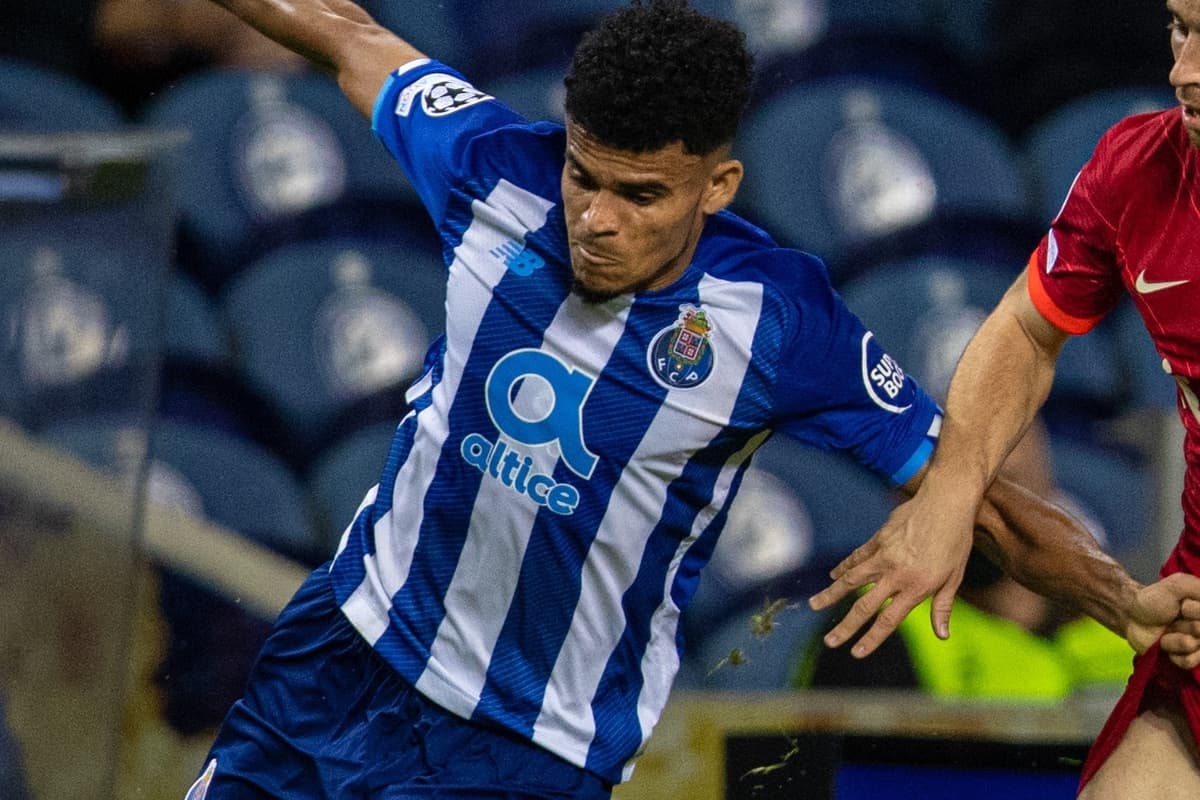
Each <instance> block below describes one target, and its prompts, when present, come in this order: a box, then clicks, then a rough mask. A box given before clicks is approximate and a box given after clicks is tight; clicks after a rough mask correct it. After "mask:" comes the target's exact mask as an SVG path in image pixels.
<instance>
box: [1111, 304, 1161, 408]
mask: <svg viewBox="0 0 1200 800" xmlns="http://www.w3.org/2000/svg"><path fill="white" fill-rule="evenodd" d="M1108 321H1109V320H1106V322H1108ZM1111 323H1112V330H1113V335H1114V337H1115V340H1116V347H1117V353H1118V355H1119V357H1120V364H1121V369H1122V373H1123V378H1124V384H1125V386H1126V387H1128V389H1127V391H1128V394H1129V398H1130V400H1129V405H1130V407H1131V408H1132V409H1152V410H1158V411H1174V409H1175V405H1176V402H1177V401H1176V384H1175V380H1174V379H1173V378H1171V377H1170V376H1169V375H1168V374H1167V373H1166V371H1165V370H1164V369H1163V358H1162V356H1160V355H1159V354H1158V350H1156V349H1155V347H1154V342H1153V341H1151V339H1150V334H1149V333H1147V331H1146V326H1145V324H1144V323H1143V322H1142V318H1141V317H1140V316H1139V315H1138V313H1137V309H1135V308H1134V307H1133V304H1132V303H1130V302H1123V303H1122V304H1121V305H1120V306H1118V308H1117V310H1116V311H1115V312H1113V315H1112V317H1111Z"/></svg>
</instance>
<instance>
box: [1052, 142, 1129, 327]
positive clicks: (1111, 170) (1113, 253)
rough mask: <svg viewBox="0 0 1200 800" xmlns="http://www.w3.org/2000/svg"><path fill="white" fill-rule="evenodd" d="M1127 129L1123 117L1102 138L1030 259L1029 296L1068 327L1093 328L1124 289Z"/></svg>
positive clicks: (1054, 319) (1055, 319)
mask: <svg viewBox="0 0 1200 800" xmlns="http://www.w3.org/2000/svg"><path fill="white" fill-rule="evenodd" d="M1127 135H1128V126H1127V124H1126V123H1124V122H1123V123H1119V124H1118V125H1117V126H1115V127H1114V128H1112V129H1111V130H1110V131H1109V132H1108V133H1106V134H1105V135H1104V136H1103V137H1102V138H1101V139H1100V142H1099V144H1097V145H1096V150H1095V152H1093V154H1092V157H1091V159H1090V160H1089V161H1088V162H1087V164H1085V165H1084V167H1083V169H1082V170H1080V172H1079V175H1078V176H1077V177H1076V178H1075V182H1074V183H1073V184H1072V185H1071V189H1070V191H1069V192H1068V194H1067V199H1066V201H1065V202H1064V203H1063V207H1062V209H1061V210H1060V211H1059V212H1058V216H1057V217H1055V219H1054V221H1053V222H1052V223H1051V225H1050V230H1049V232H1048V233H1047V234H1046V235H1045V236H1044V237H1043V238H1042V241H1041V243H1040V244H1038V246H1037V249H1036V250H1034V252H1033V255H1032V256H1031V257H1030V259H1029V296H1030V299H1031V300H1032V301H1033V303H1034V305H1035V306H1036V307H1037V309H1038V310H1039V311H1040V312H1041V313H1042V315H1043V316H1044V317H1046V319H1047V320H1049V321H1050V322H1051V323H1053V324H1054V325H1055V326H1057V327H1058V328H1060V329H1061V330H1063V331H1065V332H1067V333H1071V334H1082V333H1087V332H1088V331H1090V330H1091V329H1092V328H1094V327H1095V326H1096V324H1097V323H1098V322H1100V320H1101V319H1103V318H1104V317H1105V316H1106V315H1107V314H1108V313H1109V312H1110V311H1112V310H1113V308H1115V307H1116V305H1117V302H1118V301H1119V300H1120V299H1121V296H1122V294H1123V293H1124V291H1125V286H1124V283H1123V282H1122V280H1121V264H1122V258H1121V249H1120V247H1119V246H1118V241H1117V230H1118V223H1119V221H1120V216H1121V212H1122V207H1121V204H1122V202H1123V200H1124V198H1125V197H1126V196H1127V193H1126V192H1124V191H1123V189H1122V183H1123V181H1124V180H1125V179H1126V175H1127V174H1128V173H1129V172H1130V165H1129V164H1128V163H1127V159H1126V158H1124V157H1123V155H1122V148H1123V147H1124V142H1123V138H1124V137H1125V136H1127Z"/></svg>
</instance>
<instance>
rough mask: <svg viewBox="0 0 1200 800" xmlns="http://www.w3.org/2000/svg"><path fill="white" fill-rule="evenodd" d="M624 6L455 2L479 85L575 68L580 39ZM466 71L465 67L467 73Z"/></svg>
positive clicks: (582, 1)
mask: <svg viewBox="0 0 1200 800" xmlns="http://www.w3.org/2000/svg"><path fill="white" fill-rule="evenodd" d="M624 5H625V3H624V2H623V1H622V0H542V2H538V3H515V2H513V0H453V6H454V8H455V9H456V11H457V17H458V20H459V27H460V29H461V30H462V33H463V36H464V40H465V43H466V48H467V50H468V51H469V53H470V58H471V64H470V68H471V69H470V72H469V73H468V76H469V77H470V78H471V79H472V80H473V81H474V82H475V83H476V84H477V85H484V84H486V83H488V81H490V80H492V79H494V78H497V77H499V76H503V75H513V74H515V73H518V72H524V71H526V70H529V69H535V68H542V67H547V66H550V65H565V64H567V63H569V62H570V59H571V54H572V53H573V52H574V50H575V45H576V44H577V43H578V41H579V38H580V36H582V34H583V32H584V31H586V30H587V29H589V28H591V27H592V25H593V23H594V22H595V21H596V20H597V19H599V18H600V17H601V16H603V15H604V14H606V13H608V12H610V11H613V10H616V9H618V8H620V7H622V6H624ZM464 69H465V67H464Z"/></svg>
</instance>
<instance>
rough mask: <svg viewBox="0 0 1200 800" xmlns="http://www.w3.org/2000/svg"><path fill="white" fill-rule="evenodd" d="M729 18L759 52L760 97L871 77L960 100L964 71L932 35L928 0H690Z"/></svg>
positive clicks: (756, 56) (711, 12)
mask: <svg viewBox="0 0 1200 800" xmlns="http://www.w3.org/2000/svg"><path fill="white" fill-rule="evenodd" d="M692 5H693V6H695V7H696V8H697V9H699V10H700V11H703V12H705V13H708V14H712V15H713V16H717V17H721V18H723V19H728V20H730V21H732V22H734V23H735V24H736V25H738V27H739V28H741V30H742V31H744V32H745V34H746V40H747V44H748V46H749V47H750V50H751V51H752V52H753V53H754V56H755V61H756V71H757V81H756V87H755V90H756V91H755V97H756V101H757V102H762V101H763V100H765V99H767V98H769V97H771V96H773V95H775V94H778V93H780V92H782V91H786V90H787V89H789V88H791V87H792V85H793V84H795V83H797V82H801V81H807V80H814V79H817V78H822V77H830V76H836V75H867V76H874V77H876V78H887V79H890V80H894V81H897V82H900V83H904V84H908V85H913V86H917V87H921V88H923V89H925V90H927V91H930V92H932V93H935V94H941V95H946V96H949V97H952V98H954V99H959V98H960V97H961V96H963V95H964V88H965V86H964V84H965V83H966V82H967V77H968V76H967V74H966V71H965V70H964V69H963V65H962V64H960V63H959V62H958V61H957V59H956V57H955V55H954V53H953V52H952V51H951V50H950V49H949V48H946V47H944V46H943V44H942V42H941V41H940V39H939V38H938V37H936V36H934V35H933V29H932V27H931V25H930V19H929V14H928V12H927V10H926V8H925V4H924V3H873V2H869V1H866V2H864V0H850V2H846V0H839V1H837V2H835V0H693V3H692Z"/></svg>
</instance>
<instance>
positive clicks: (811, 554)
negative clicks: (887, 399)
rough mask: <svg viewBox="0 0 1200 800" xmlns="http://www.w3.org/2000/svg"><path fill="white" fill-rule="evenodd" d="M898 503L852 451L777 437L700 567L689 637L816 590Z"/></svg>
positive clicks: (765, 450)
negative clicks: (767, 601) (773, 601)
mask: <svg viewBox="0 0 1200 800" xmlns="http://www.w3.org/2000/svg"><path fill="white" fill-rule="evenodd" d="M894 504H895V497H894V496H893V493H892V491H891V490H890V489H889V488H888V487H887V486H886V485H885V483H884V481H883V480H882V479H881V478H879V477H877V476H875V475H873V474H871V473H870V472H869V471H868V470H866V469H865V468H863V467H862V466H860V465H859V464H857V463H855V462H854V461H852V460H850V459H849V458H848V457H847V456H845V455H842V454H840V453H831V452H825V451H821V450H816V449H814V448H812V447H808V446H806V445H803V444H801V443H799V442H797V441H795V440H793V439H790V438H788V437H786V436H784V435H782V434H779V435H776V436H774V437H773V438H772V439H771V440H770V441H768V442H767V443H766V444H765V445H764V446H763V447H762V448H761V449H760V450H759V452H758V453H757V454H756V455H755V456H754V460H753V462H752V466H751V468H750V470H749V471H748V472H747V477H746V479H745V481H744V483H743V489H742V491H741V493H740V494H739V495H738V497H737V499H736V500H735V501H734V506H733V508H732V509H731V511H730V516H729V521H728V523H727V525H726V527H725V530H724V531H723V532H722V534H721V538H720V539H719V540H718V542H717V546H716V549H715V550H714V552H713V557H712V560H711V561H710V562H709V564H708V566H707V567H706V568H705V570H704V571H703V572H702V573H701V577H700V583H699V586H698V588H697V590H696V594H695V597H694V598H693V599H692V602H691V605H690V606H689V607H688V610H687V613H686V615H685V617H684V630H685V634H686V636H687V638H688V639H689V640H692V639H699V638H702V637H703V636H706V635H707V631H709V630H710V629H711V628H712V627H713V626H714V625H716V624H717V623H718V621H719V620H722V619H724V618H725V617H726V616H728V615H729V614H730V613H731V612H732V611H733V610H736V609H743V610H744V609H746V608H753V607H756V606H758V605H760V604H761V603H762V601H763V598H764V597H767V596H770V597H773V598H776V597H798V596H805V597H806V596H807V594H809V593H812V592H814V591H816V590H817V589H818V588H820V586H821V585H823V581H824V580H825V575H826V574H827V573H828V571H829V570H830V569H831V568H832V567H833V566H834V565H836V564H837V563H838V562H839V561H841V560H842V559H843V558H845V557H846V556H847V555H848V554H849V553H850V552H851V551H852V550H853V549H854V548H855V547H857V546H858V545H859V544H861V543H862V542H864V541H866V540H867V539H868V538H869V537H870V536H871V534H873V533H874V532H875V531H876V530H877V529H878V528H879V526H880V525H882V524H883V521H884V520H885V519H886V518H887V515H888V513H889V512H890V511H891V508H892V506H893V505H894ZM763 509H768V510H769V513H763Z"/></svg>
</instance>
